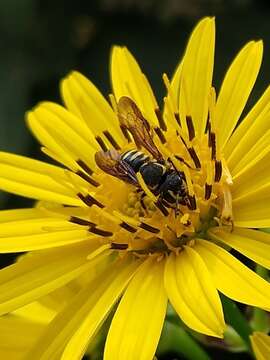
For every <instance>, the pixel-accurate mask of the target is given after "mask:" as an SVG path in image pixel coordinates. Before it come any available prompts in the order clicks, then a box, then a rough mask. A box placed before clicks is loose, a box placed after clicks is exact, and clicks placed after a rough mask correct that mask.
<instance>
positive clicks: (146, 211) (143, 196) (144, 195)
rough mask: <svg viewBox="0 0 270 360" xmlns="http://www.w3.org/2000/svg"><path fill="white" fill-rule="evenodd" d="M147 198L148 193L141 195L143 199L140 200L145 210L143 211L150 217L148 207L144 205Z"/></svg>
mask: <svg viewBox="0 0 270 360" xmlns="http://www.w3.org/2000/svg"><path fill="white" fill-rule="evenodd" d="M145 197H146V193H145V192H144V193H142V195H141V198H140V204H141V207H142V208H143V210H144V211H145V213H146V215H148V210H147V207H146V206H145V203H144V201H143V200H144V198H145Z"/></svg>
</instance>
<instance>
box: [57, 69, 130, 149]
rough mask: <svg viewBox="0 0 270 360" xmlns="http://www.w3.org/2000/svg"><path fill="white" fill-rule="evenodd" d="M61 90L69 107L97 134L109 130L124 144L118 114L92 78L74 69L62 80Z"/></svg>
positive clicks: (102, 134)
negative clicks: (89, 78)
mask: <svg viewBox="0 0 270 360" xmlns="http://www.w3.org/2000/svg"><path fill="white" fill-rule="evenodd" d="M61 92H62V96H63V99H64V102H65V104H66V106H67V108H68V109H69V110H70V111H71V112H72V113H74V114H76V115H77V117H78V118H81V119H82V120H83V123H84V126H85V124H87V127H89V129H91V131H92V133H93V134H94V135H95V136H96V135H99V136H102V137H104V132H106V131H109V132H110V133H111V135H112V136H113V137H114V138H115V140H116V141H117V142H118V143H119V145H122V144H123V135H122V133H121V131H120V128H119V123H118V119H117V116H116V114H115V113H114V112H113V110H112V108H111V107H110V105H109V104H108V102H107V101H106V100H105V99H104V97H103V96H102V94H101V93H100V92H99V90H98V89H97V88H96V87H95V85H94V84H93V83H92V82H91V81H90V80H88V79H87V78H86V77H84V76H83V75H82V74H80V73H78V72H77V71H73V72H71V73H70V74H69V75H68V76H67V77H66V78H65V79H64V80H63V81H62V83H61ZM105 139H106V138H105Z"/></svg>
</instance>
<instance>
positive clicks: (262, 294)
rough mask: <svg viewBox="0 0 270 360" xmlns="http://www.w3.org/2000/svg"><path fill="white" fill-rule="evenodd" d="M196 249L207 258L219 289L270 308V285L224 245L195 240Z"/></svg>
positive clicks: (232, 297)
mask: <svg viewBox="0 0 270 360" xmlns="http://www.w3.org/2000/svg"><path fill="white" fill-rule="evenodd" d="M195 250H196V251H197V252H198V253H199V254H200V256H201V257H202V259H203V260H204V262H205V264H206V266H207V267H208V270H209V272H210V273H211V275H212V277H213V280H214V283H215V286H216V288H217V289H218V290H219V291H220V292H222V293H223V294H225V295H226V296H228V297H229V298H231V299H233V300H236V301H239V302H242V303H244V304H248V305H252V306H257V307H260V308H265V309H270V284H269V283H268V282H267V281H266V280H264V279H262V278H261V277H260V276H258V275H257V274H256V273H254V272H253V271H251V270H250V269H249V268H247V267H246V266H245V265H243V264H242V263H241V262H240V261H239V260H237V259H236V258H235V257H233V256H232V255H231V254H229V253H228V252H227V251H226V250H224V249H222V248H221V247H219V246H217V245H215V244H213V243H210V242H209V241H206V240H196V245H195Z"/></svg>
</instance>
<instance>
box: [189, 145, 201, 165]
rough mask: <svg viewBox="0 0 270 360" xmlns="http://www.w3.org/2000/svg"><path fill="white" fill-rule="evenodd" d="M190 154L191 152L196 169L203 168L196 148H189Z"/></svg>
mask: <svg viewBox="0 0 270 360" xmlns="http://www.w3.org/2000/svg"><path fill="white" fill-rule="evenodd" d="M188 152H189V155H190V156H191V158H192V160H193V162H194V165H195V167H196V169H200V168H201V162H200V159H199V158H198V155H197V153H196V151H195V149H194V147H191V148H188Z"/></svg>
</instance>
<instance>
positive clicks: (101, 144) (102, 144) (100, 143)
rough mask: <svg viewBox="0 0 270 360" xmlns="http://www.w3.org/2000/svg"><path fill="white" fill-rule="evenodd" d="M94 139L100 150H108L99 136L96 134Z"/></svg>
mask: <svg viewBox="0 0 270 360" xmlns="http://www.w3.org/2000/svg"><path fill="white" fill-rule="evenodd" d="M95 139H96V141H97V143H98V144H99V146H100V148H101V150H103V151H108V148H107V146H106V144H105V142H104V141H103V140H102V139H101V137H100V136H96V137H95Z"/></svg>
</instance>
